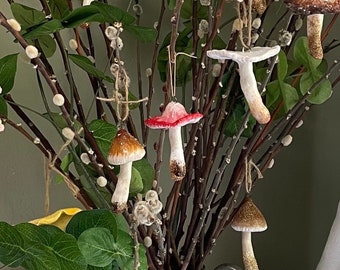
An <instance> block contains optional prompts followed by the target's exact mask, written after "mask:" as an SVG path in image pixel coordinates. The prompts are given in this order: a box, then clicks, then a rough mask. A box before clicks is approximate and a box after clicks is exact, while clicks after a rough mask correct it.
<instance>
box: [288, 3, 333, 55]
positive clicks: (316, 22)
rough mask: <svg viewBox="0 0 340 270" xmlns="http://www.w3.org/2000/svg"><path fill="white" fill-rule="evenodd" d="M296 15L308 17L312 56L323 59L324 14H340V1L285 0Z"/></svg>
mask: <svg viewBox="0 0 340 270" xmlns="http://www.w3.org/2000/svg"><path fill="white" fill-rule="evenodd" d="M284 2H285V3H286V4H287V6H288V7H289V8H290V9H291V10H292V11H293V12H295V13H298V14H305V15H307V39H308V47H309V51H310V54H311V55H312V56H313V57H314V58H316V59H322V58H323V49H322V44H321V32H322V25H323V19H324V14H326V13H339V12H340V0H284Z"/></svg>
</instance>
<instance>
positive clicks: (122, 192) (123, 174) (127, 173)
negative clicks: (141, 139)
mask: <svg viewBox="0 0 340 270" xmlns="http://www.w3.org/2000/svg"><path fill="white" fill-rule="evenodd" d="M131 170H132V161H131V162H128V163H125V164H122V165H120V172H119V174H118V175H117V177H118V181H117V185H116V189H115V191H114V192H113V195H112V199H111V202H112V204H113V205H114V207H115V208H116V210H117V211H118V212H121V211H124V210H125V208H126V203H127V201H128V198H129V189H130V181H131Z"/></svg>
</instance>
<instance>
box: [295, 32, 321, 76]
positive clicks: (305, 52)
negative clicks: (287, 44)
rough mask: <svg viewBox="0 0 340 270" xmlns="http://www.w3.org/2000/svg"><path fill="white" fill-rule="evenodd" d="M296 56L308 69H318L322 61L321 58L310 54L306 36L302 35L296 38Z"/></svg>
mask: <svg viewBox="0 0 340 270" xmlns="http://www.w3.org/2000/svg"><path fill="white" fill-rule="evenodd" d="M294 58H295V60H296V61H297V62H299V63H300V64H301V65H303V66H305V67H306V68H307V69H308V70H316V68H317V67H318V66H319V65H320V63H321V60H320V59H316V58H314V57H312V56H311V55H310V54H309V49H308V43H307V38H306V37H300V38H299V39H297V40H296V42H295V46H294Z"/></svg>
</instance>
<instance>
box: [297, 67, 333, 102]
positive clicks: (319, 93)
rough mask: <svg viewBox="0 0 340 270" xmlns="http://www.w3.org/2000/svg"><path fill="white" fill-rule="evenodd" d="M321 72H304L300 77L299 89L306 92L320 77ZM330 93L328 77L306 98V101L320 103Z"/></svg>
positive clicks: (329, 95)
mask: <svg viewBox="0 0 340 270" xmlns="http://www.w3.org/2000/svg"><path fill="white" fill-rule="evenodd" d="M322 76H323V74H322V73H321V72H317V73H316V72H314V73H312V72H305V73H304V74H303V75H302V77H301V79H300V91H301V93H302V94H306V93H307V92H308V91H309V90H310V88H311V86H312V85H313V84H314V83H315V82H316V81H317V80H318V79H320V78H321V77H322ZM331 95H332V84H331V82H330V81H329V80H328V79H325V80H324V81H323V82H322V83H321V84H320V85H319V86H318V87H317V88H316V89H314V90H313V92H312V93H311V94H310V96H309V97H308V98H307V100H308V102H310V103H312V104H322V103H324V102H325V101H326V100H327V99H329V98H330V97H331Z"/></svg>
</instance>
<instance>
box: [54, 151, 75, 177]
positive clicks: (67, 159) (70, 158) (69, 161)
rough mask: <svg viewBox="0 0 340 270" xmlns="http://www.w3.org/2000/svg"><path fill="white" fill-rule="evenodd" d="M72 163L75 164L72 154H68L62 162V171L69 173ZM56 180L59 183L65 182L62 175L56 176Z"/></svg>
mask: <svg viewBox="0 0 340 270" xmlns="http://www.w3.org/2000/svg"><path fill="white" fill-rule="evenodd" d="M72 162H73V156H72V154H71V153H67V154H66V155H65V156H64V157H63V159H62V160H61V164H60V169H61V170H62V171H63V172H64V173H66V174H67V173H68V172H69V167H70V165H71V164H72ZM55 180H56V182H57V183H61V182H64V178H63V177H62V176H61V175H60V174H57V175H56V178H55Z"/></svg>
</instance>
